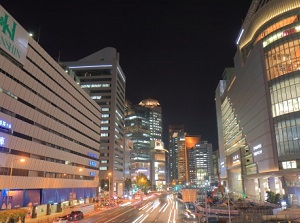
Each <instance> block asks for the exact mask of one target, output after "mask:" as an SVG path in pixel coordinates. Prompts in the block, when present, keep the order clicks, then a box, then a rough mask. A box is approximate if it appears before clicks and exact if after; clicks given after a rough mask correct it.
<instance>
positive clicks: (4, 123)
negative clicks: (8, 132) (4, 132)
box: [0, 119, 11, 129]
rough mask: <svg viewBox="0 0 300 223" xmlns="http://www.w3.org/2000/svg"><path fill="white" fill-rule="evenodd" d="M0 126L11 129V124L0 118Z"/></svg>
mask: <svg viewBox="0 0 300 223" xmlns="http://www.w3.org/2000/svg"><path fill="white" fill-rule="evenodd" d="M0 127H3V128H6V129H11V124H10V123H8V122H6V121H3V120H1V119H0Z"/></svg>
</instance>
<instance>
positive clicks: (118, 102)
mask: <svg viewBox="0 0 300 223" xmlns="http://www.w3.org/2000/svg"><path fill="white" fill-rule="evenodd" d="M62 65H63V66H65V67H67V69H68V70H71V71H72V72H74V73H75V74H76V76H77V77H78V78H79V79H80V87H81V88H83V89H86V90H87V91H88V92H89V95H90V97H91V98H92V99H93V100H94V101H95V102H96V103H97V104H98V105H99V106H100V107H101V141H100V178H101V179H107V178H110V182H111V185H110V190H109V191H110V193H111V196H112V195H113V194H114V195H119V196H121V195H122V194H123V186H124V165H125V164H124V146H125V140H124V113H125V111H124V105H125V87H126V79H125V75H124V73H123V71H122V69H121V66H120V64H119V53H118V52H117V51H116V49H115V48H112V47H107V48H104V49H102V50H100V51H97V52H95V53H93V54H91V55H89V56H87V57H85V58H83V59H81V60H78V61H69V62H63V63H62ZM112 193H113V194H112Z"/></svg>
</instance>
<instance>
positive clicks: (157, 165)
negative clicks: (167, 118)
mask: <svg viewBox="0 0 300 223" xmlns="http://www.w3.org/2000/svg"><path fill="white" fill-rule="evenodd" d="M150 149H151V150H150V154H151V156H150V157H151V161H150V169H151V171H150V181H151V190H155V191H164V190H166V186H167V185H166V153H167V152H168V151H167V150H166V149H165V148H164V143H163V142H162V141H159V140H151V142H150Z"/></svg>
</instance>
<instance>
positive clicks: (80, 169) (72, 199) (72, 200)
mask: <svg viewBox="0 0 300 223" xmlns="http://www.w3.org/2000/svg"><path fill="white" fill-rule="evenodd" d="M77 171H79V172H81V171H82V168H79V169H78V170H76V171H75V172H74V173H73V180H72V197H71V202H72V205H74V181H75V173H76V172H77Z"/></svg>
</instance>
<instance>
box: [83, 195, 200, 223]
mask: <svg viewBox="0 0 300 223" xmlns="http://www.w3.org/2000/svg"><path fill="white" fill-rule="evenodd" d="M184 209H185V206H184V204H183V203H181V202H180V201H177V199H176V198H175V197H173V195H172V194H161V195H159V196H152V197H149V198H148V199H147V200H139V201H133V202H132V203H131V204H127V205H124V206H118V207H114V208H111V209H108V210H105V211H101V212H94V213H93V214H89V215H88V216H86V217H85V218H84V219H83V220H80V221H77V222H78V223H142V222H143V223H184V222H190V223H192V222H193V223H194V222H195V223H198V220H197V219H187V217H186V216H185V215H184V214H183V212H184Z"/></svg>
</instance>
